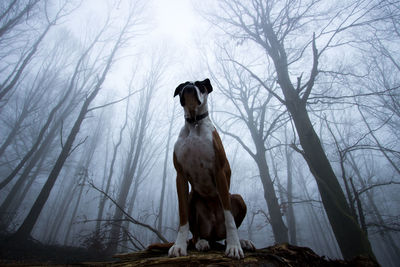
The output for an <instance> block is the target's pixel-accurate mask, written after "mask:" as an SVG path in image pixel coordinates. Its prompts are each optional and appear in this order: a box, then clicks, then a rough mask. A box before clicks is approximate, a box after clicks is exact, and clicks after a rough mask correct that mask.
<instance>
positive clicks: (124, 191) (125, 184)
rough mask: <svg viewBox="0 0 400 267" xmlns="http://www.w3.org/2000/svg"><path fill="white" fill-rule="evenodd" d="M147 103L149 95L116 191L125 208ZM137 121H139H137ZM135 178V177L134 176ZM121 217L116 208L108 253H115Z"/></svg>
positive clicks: (121, 214) (143, 133)
mask: <svg viewBox="0 0 400 267" xmlns="http://www.w3.org/2000/svg"><path fill="white" fill-rule="evenodd" d="M149 105H150V97H149V96H147V97H146V99H145V103H144V107H143V108H144V110H143V114H142V116H141V118H140V126H139V129H138V130H139V132H138V138H137V140H135V139H136V138H135V139H134V140H131V141H132V145H133V144H134V143H135V142H136V147H134V146H133V147H131V148H132V149H134V151H133V150H132V149H131V150H130V152H129V154H130V155H128V158H130V157H131V156H132V154H131V153H134V157H133V159H132V160H130V159H128V160H127V164H126V166H125V168H127V169H126V172H125V174H124V177H123V180H122V183H121V186H120V190H119V193H118V198H117V203H118V205H119V206H120V207H122V208H125V205H126V199H127V197H128V193H129V189H130V187H131V185H132V181H133V178H134V176H135V172H136V168H137V166H138V163H139V157H140V153H141V150H142V145H143V139H144V136H145V133H146V123H147V114H148V109H149ZM138 123H139V122H138ZM136 178H137V177H136ZM122 217H123V212H122V211H121V210H120V209H118V208H117V209H116V210H115V213H114V216H113V220H114V221H115V223H114V224H113V225H112V228H111V234H110V243H109V246H108V248H107V251H108V252H109V253H110V254H115V252H116V251H117V247H118V244H117V242H116V241H118V240H119V236H120V230H121V229H120V228H121V224H122V223H121V219H122Z"/></svg>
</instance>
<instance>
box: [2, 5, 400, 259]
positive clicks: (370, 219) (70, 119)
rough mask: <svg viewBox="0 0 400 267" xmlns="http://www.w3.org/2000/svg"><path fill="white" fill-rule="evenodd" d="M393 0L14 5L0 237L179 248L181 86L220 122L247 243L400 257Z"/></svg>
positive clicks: (398, 63)
mask: <svg viewBox="0 0 400 267" xmlns="http://www.w3.org/2000/svg"><path fill="white" fill-rule="evenodd" d="M399 44H400V7H399V3H398V2H396V1H389V0H383V1H372V0H371V1H361V0H352V1H346V3H344V2H343V1H331V2H329V3H327V2H326V1H318V0H316V1H315V0H313V1H296V0H293V1H273V0H272V1H266V0H253V1H239V0H218V1H211V0H210V1H201V3H200V2H199V1H184V0H170V1H162V0H152V1H141V0H134V1H124V0H119V1H112V0H110V1H108V0H104V1H94V0H90V1H81V2H80V1H74V0H60V1H51V0H45V1H38V0H21V1H12V0H9V1H2V2H1V3H0V58H1V59H0V192H1V193H0V203H1V204H0V205H1V206H0V231H1V236H2V238H3V236H11V237H12V238H15V239H34V240H37V241H39V242H41V243H43V244H51V245H61V246H73V247H84V248H90V249H95V250H97V251H107V253H111V254H112V253H114V254H115V253H117V252H130V251H137V250H142V249H145V248H146V247H147V246H148V245H150V244H152V243H157V242H166V241H168V242H174V241H175V238H176V235H177V230H178V226H179V212H178V197H177V190H176V182H175V179H176V171H175V169H174V165H173V160H172V158H173V148H174V143H175V141H176V140H177V137H178V134H179V131H180V129H181V128H182V126H183V125H184V124H185V118H184V112H183V108H182V106H181V105H180V102H179V97H175V98H174V97H173V94H174V91H175V88H176V87H177V86H178V85H179V84H181V83H184V82H186V81H203V80H204V79H206V78H209V79H210V81H211V84H212V86H213V91H212V92H211V93H210V95H209V98H208V106H209V113H210V118H211V120H212V121H213V123H214V125H215V127H216V129H217V131H218V133H219V135H220V136H221V139H222V142H223V144H224V148H225V151H226V155H227V158H228V161H229V163H230V166H231V169H232V177H231V185H230V192H231V193H238V194H240V195H241V196H242V197H243V199H244V200H245V202H246V205H247V215H246V217H245V219H244V221H243V223H242V225H241V226H240V228H239V236H240V238H241V239H249V240H252V241H253V242H254V244H255V245H256V247H257V248H263V247H267V246H271V245H273V244H275V243H284V242H288V243H290V244H293V245H297V246H305V247H310V248H311V249H313V250H314V251H315V252H316V253H317V254H319V255H325V256H327V257H329V258H345V259H350V258H352V257H354V256H356V255H359V254H365V255H369V256H370V257H376V259H377V260H378V262H379V263H380V264H381V265H382V266H397V265H398V263H399V262H400V249H399V246H400V242H399V240H400V236H399V231H400V223H399V220H400V218H399V216H400V215H399V214H400V195H399V194H398V191H399V184H400V146H399V136H400V106H399V103H400V102H399V99H400V78H399V77H400V56H399V55H400V46H399Z"/></svg>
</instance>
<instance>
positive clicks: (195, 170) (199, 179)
mask: <svg viewBox="0 0 400 267" xmlns="http://www.w3.org/2000/svg"><path fill="white" fill-rule="evenodd" d="M213 130H214V126H213V125H212V124H203V125H199V126H198V127H197V128H194V127H190V128H188V129H185V128H184V129H182V131H181V134H180V136H179V138H178V140H177V142H176V143H175V148H174V150H175V155H176V158H177V160H178V162H179V164H180V165H181V166H182V168H183V171H184V173H185V175H186V176H187V178H188V179H189V182H190V183H191V185H192V187H193V189H194V190H196V191H197V192H199V193H200V194H212V193H214V191H215V185H214V182H213V175H214V172H213V169H214V159H215V152H214V147H213V140H212V131H213Z"/></svg>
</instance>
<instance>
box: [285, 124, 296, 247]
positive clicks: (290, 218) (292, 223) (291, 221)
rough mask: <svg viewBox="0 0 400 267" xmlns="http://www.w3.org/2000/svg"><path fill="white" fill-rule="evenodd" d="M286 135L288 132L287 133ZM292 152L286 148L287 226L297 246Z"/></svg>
mask: <svg viewBox="0 0 400 267" xmlns="http://www.w3.org/2000/svg"><path fill="white" fill-rule="evenodd" d="M285 133H286V131H285ZM292 153H293V152H292V151H289V150H288V147H287V146H286V147H285V154H286V172H287V202H288V204H287V209H288V210H287V217H286V218H287V225H288V229H289V238H290V244H292V245H297V236H296V218H295V216H294V210H293V176H292Z"/></svg>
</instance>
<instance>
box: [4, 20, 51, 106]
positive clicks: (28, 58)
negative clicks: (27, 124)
mask: <svg viewBox="0 0 400 267" xmlns="http://www.w3.org/2000/svg"><path fill="white" fill-rule="evenodd" d="M54 25H55V22H51V23H49V24H48V25H47V27H46V28H45V30H44V31H43V32H42V34H41V35H40V36H39V38H38V39H37V40H36V41H35V43H34V44H33V46H32V49H31V50H30V51H29V53H28V54H27V55H26V57H25V58H24V60H23V61H22V63H21V66H19V67H18V70H17V71H16V73H15V75H14V73H12V74H11V76H12V75H14V76H13V77H12V78H11V76H10V77H8V78H7V79H6V81H5V82H3V83H2V84H1V85H0V100H2V99H3V97H4V96H5V95H6V94H7V93H8V92H10V91H11V90H12V89H13V88H14V86H15V85H16V84H17V82H18V80H19V79H20V77H21V75H22V72H23V71H24V69H25V68H26V66H28V64H29V62H30V61H31V59H32V57H33V56H34V55H35V53H36V51H37V49H38V47H39V45H40V43H41V42H42V41H43V39H44V37H45V36H46V35H47V33H48V32H49V30H50V28H51V27H52V26H54ZM1 35H2V33H1V29H0V36H1ZM10 78H11V81H10V82H9V83H8V84H7V81H8V80H9V79H10Z"/></svg>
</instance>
